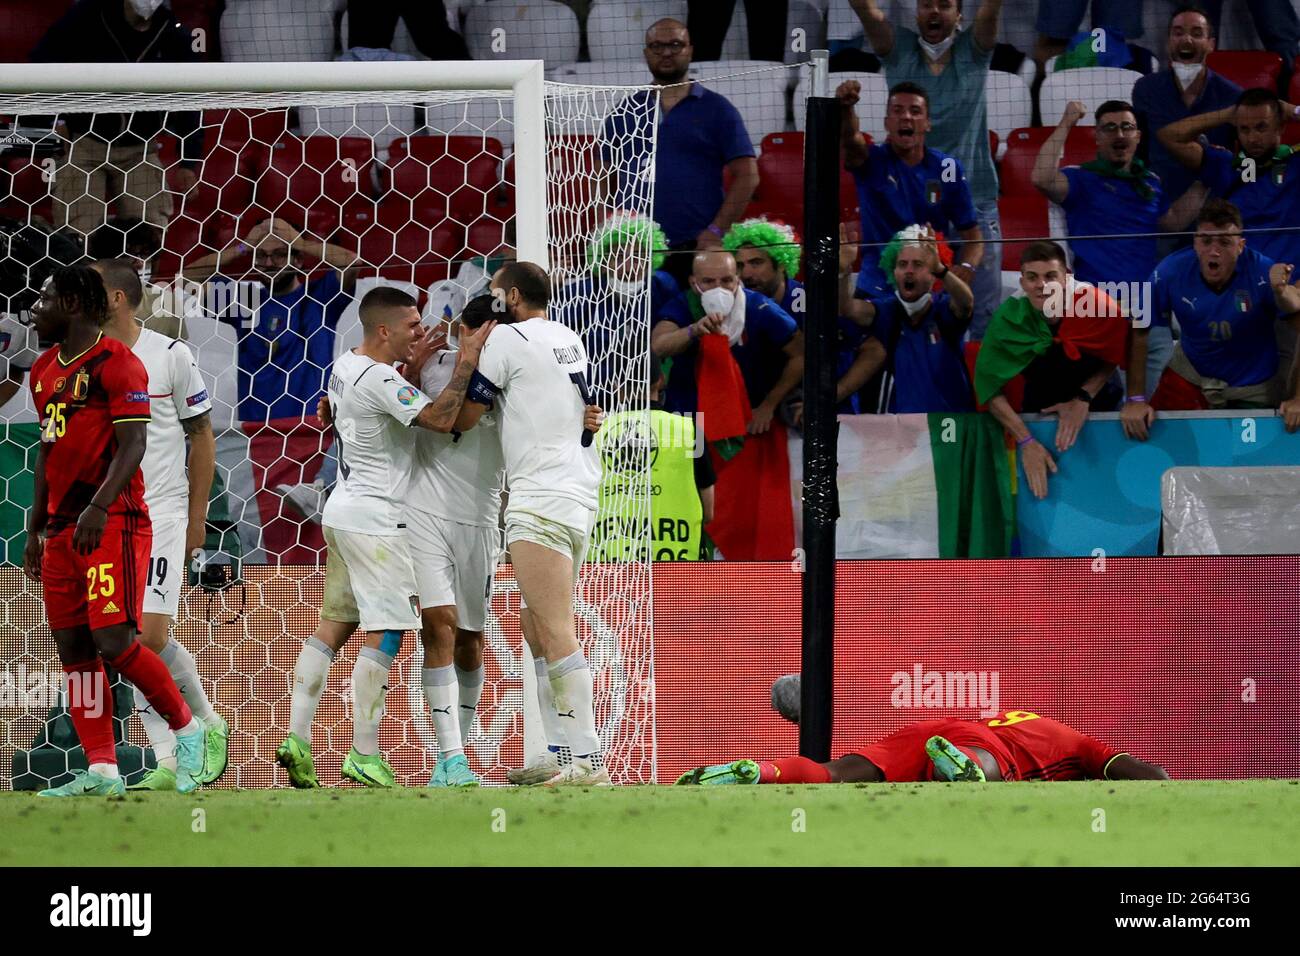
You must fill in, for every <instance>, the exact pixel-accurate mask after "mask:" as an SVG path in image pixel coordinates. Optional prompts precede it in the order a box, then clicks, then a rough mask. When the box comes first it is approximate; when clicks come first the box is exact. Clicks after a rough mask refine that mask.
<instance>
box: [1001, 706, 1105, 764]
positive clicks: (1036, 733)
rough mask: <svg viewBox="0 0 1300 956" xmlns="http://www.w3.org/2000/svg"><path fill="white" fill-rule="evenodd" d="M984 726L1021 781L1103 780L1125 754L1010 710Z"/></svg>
mask: <svg viewBox="0 0 1300 956" xmlns="http://www.w3.org/2000/svg"><path fill="white" fill-rule="evenodd" d="M982 723H983V724H984V726H986V727H988V728H989V730H991V731H992V732H993V735H994V736H995V737H997V739H998V741H999V742H1000V743H1001V744H1002V745H1003V746H1004V747H1005V748H1006V750H1007V753H1008V754H1009V756H1010V757H1011V762H1012V766H1014V767H1015V769H1016V772H1017V779H1019V780H1082V779H1083V778H1085V777H1089V778H1092V779H1094V780H1100V779H1102V778H1103V777H1104V775H1105V774H1104V771H1105V769H1106V764H1108V763H1110V761H1111V760H1112V759H1114V758H1115V757H1117V756H1119V755H1120V754H1122V753H1125V751H1123V750H1116V749H1115V748H1114V747H1111V746H1109V745H1107V744H1104V743H1102V742H1101V741H1100V740H1097V739H1095V738H1093V737H1089V736H1088V735H1087V734H1081V733H1079V732H1078V731H1077V730H1075V729H1074V728H1073V727H1067V726H1066V725H1065V724H1063V723H1060V722H1059V721H1055V720H1052V719H1051V718H1050V717H1042V716H1040V715H1038V714H1035V713H1031V712H1030V711H1027V710H1009V711H1007V712H1006V713H1004V714H999V715H998V716H996V717H993V718H990V719H989V720H985V721H982Z"/></svg>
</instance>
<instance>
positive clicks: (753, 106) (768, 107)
mask: <svg viewBox="0 0 1300 956" xmlns="http://www.w3.org/2000/svg"><path fill="white" fill-rule="evenodd" d="M751 71H755V72H751ZM796 72H797V70H795V69H793V68H786V67H783V66H781V64H779V63H774V62H769V61H761V60H718V61H716V62H710V63H696V64H693V65H692V66H691V79H693V80H696V81H698V82H699V83H700V84H701V85H702V86H704V87H707V88H708V89H710V90H713V92H715V93H720V94H722V95H723V96H725V97H726V98H727V99H728V100H730V101H731V105H732V106H734V107H735V108H736V109H737V110H739V111H740V117H741V119H743V120H744V121H745V130H746V131H747V132H748V133H749V138H750V141H751V142H752V143H753V144H754V149H755V150H757V149H758V145H759V144H760V143H761V142H762V141H763V137H764V136H766V135H767V134H768V133H781V132H785V130H786V128H787V127H786V114H787V106H786V102H787V92H788V90H789V88H790V79H791V74H793V73H796ZM735 74H743V75H735Z"/></svg>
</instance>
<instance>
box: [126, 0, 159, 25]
mask: <svg viewBox="0 0 1300 956" xmlns="http://www.w3.org/2000/svg"><path fill="white" fill-rule="evenodd" d="M128 2H129V3H130V4H131V9H132V10H134V11H135V12H136V13H138V14H139V15H140V16H142V17H144V18H145V19H146V20H148V19H150V18H152V17H153V15H154V14H155V13H157V12H158V8H159V7H161V6H162V5H163V0H128Z"/></svg>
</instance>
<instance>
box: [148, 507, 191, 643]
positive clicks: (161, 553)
mask: <svg viewBox="0 0 1300 956" xmlns="http://www.w3.org/2000/svg"><path fill="white" fill-rule="evenodd" d="M189 526H190V522H189V519H188V518H158V519H156V520H155V521H154V522H153V545H152V550H151V552H150V554H149V570H148V573H147V574H146V575H145V581H144V613H145V614H166V615H167V616H168V617H170V618H173V619H174V618H175V617H176V611H177V609H178V608H179V607H180V603H181V588H182V587H183V586H184V584H185V582H186V581H187V580H188V579H189V570H190V569H189V561H188V560H187V558H186V554H185V532H186V531H187V530H188V529H189Z"/></svg>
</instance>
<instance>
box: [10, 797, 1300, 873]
mask: <svg viewBox="0 0 1300 956" xmlns="http://www.w3.org/2000/svg"><path fill="white" fill-rule="evenodd" d="M1298 784H1300V781H1296V780H1242V781H1197V782H1175V783H1145V782H1143V783H1137V782H1123V783H1117V782H1106V781H1091V782H1086V783H1017V784H987V785H971V784H934V783H930V784H869V785H868V784H861V785H856V786H849V785H841V786H822V787H793V786H790V787H783V786H762V787H690V788H687V787H620V788H616V789H614V790H563V791H559V792H549V791H541V790H519V789H508V790H507V789H482V790H477V791H455V792H448V791H424V790H415V789H411V790H401V791H396V792H377V791H364V790H359V789H340V790H320V791H314V792H302V791H291V790H258V791H243V792H236V791H219V790H217V791H207V792H204V793H201V794H199V795H197V796H196V797H182V796H180V795H178V794H148V795H137V794H128V795H127V796H126V797H125V798H116V799H112V800H98V799H81V800H52V801H45V800H38V799H37V798H36V796H35V795H34V794H30V793H5V794H0V833H4V834H5V839H4V840H3V841H0V866H14V865H19V866H21V865H39V866H69V867H71V866H91V865H94V866H105V865H109V866H113V865H118V866H120V865H126V866H146V865H148V866H159V865H164V866H165V865H168V864H185V865H217V866H220V865H255V866H256V865H281V866H283V865H294V866H305V865H312V866H324V865H331V864H351V865H366V864H381V865H407V864H410V865H421V866H428V865H492V864H514V865H532V864H538V865H549V866H555V865H585V864H598V865H633V866H645V865H659V864H667V865H748V864H756V865H782V866H784V865H827V864H832V865H833V864H848V865H864V864H865V865H946V864H951V865H967V864H977V865H1011V866H1015V865H1022V864H1023V865H1046V866H1052V865H1075V866H1110V865H1138V866H1143V865H1169V866H1182V865H1191V866H1215V865H1224V866H1226V865H1262V866H1280V865H1291V864H1292V863H1294V860H1295V857H1294V852H1295V850H1294V848H1295V845H1296V843H1297V840H1298V839H1300V813H1297V812H1296V807H1297V805H1298V804H1300V786H1298ZM198 810H202V811H203V813H202V814H197V813H196V812H195V811H198ZM1098 811H1101V812H1100V813H1099V812H1098ZM1103 813H1104V817H1103V816H1102V814H1103ZM1103 822H1104V827H1105V829H1104V832H1099V828H1100V826H1101V824H1102V823H1103ZM200 824H201V826H200ZM196 831H200V832H196Z"/></svg>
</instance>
